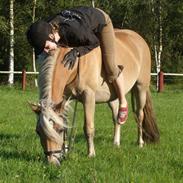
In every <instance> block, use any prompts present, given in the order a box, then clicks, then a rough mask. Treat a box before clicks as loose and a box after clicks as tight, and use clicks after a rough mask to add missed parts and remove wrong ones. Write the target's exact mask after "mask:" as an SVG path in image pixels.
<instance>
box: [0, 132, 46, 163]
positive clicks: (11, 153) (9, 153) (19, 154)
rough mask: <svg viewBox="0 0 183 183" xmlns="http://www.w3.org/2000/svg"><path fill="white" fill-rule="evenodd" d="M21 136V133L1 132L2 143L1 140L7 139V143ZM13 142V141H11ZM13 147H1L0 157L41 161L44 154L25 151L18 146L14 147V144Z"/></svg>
mask: <svg viewBox="0 0 183 183" xmlns="http://www.w3.org/2000/svg"><path fill="white" fill-rule="evenodd" d="M19 138H21V135H17V134H5V133H4V134H0V143H1V141H2V142H3V141H5V142H6V144H7V142H9V141H11V140H13V141H14V140H17V139H19ZM11 143H12V141H11ZM11 147H12V148H11V149H9V148H8V149H9V150H6V149H5V148H6V147H5V146H3V145H2V146H1V149H0V157H1V158H3V159H5V160H10V159H13V160H15V159H16V160H24V161H31V162H33V161H41V160H42V157H44V156H42V155H39V154H37V155H36V154H31V152H28V151H25V150H24V151H23V150H21V149H18V147H13V145H11Z"/></svg>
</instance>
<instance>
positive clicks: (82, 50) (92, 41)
mask: <svg viewBox="0 0 183 183" xmlns="http://www.w3.org/2000/svg"><path fill="white" fill-rule="evenodd" d="M86 43H87V44H86V45H84V46H79V47H75V48H74V49H76V50H77V51H78V52H79V54H78V55H79V57H80V56H83V55H85V54H87V53H89V52H90V51H91V50H93V49H94V48H96V47H97V46H99V45H100V43H99V40H98V38H97V37H96V36H95V34H94V33H91V34H90V35H88V37H87V41H86Z"/></svg>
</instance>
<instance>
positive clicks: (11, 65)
mask: <svg viewBox="0 0 183 183" xmlns="http://www.w3.org/2000/svg"><path fill="white" fill-rule="evenodd" d="M13 4H14V0H10V55H9V71H10V72H11V73H10V74H9V79H8V83H9V84H10V85H12V84H13V83H14V73H13V72H14V11H13Z"/></svg>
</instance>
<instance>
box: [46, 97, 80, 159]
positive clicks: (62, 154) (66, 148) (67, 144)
mask: <svg viewBox="0 0 183 183" xmlns="http://www.w3.org/2000/svg"><path fill="white" fill-rule="evenodd" d="M76 109H77V100H76V102H75V107H74V115H73V120H72V127H71V129H72V130H71V133H70V135H69V137H68V136H67V129H66V128H65V129H64V132H63V133H64V143H63V146H62V149H60V150H54V151H44V154H45V155H46V156H54V157H55V158H56V159H57V160H58V161H60V160H62V159H65V158H66V154H67V153H68V152H71V150H72V148H73V144H74V140H75V133H74V126H75V122H76ZM57 154H58V156H57Z"/></svg>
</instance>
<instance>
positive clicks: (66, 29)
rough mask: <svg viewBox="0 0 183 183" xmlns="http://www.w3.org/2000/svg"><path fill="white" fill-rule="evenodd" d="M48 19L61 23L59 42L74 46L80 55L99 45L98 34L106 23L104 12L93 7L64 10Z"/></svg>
mask: <svg viewBox="0 0 183 183" xmlns="http://www.w3.org/2000/svg"><path fill="white" fill-rule="evenodd" d="M47 21H48V22H49V23H52V24H57V25H59V35H60V37H61V38H60V40H59V43H60V44H61V45H63V46H69V47H74V48H75V49H76V50H77V51H78V52H79V54H80V56H82V55H85V54H87V53H88V52H89V51H91V50H92V49H94V48H96V47H97V46H99V44H100V43H99V38H98V35H100V32H101V31H102V29H103V27H104V26H105V25H106V22H105V17H104V15H103V13H102V12H101V11H99V10H98V9H95V8H91V7H78V8H73V9H69V10H64V11H61V12H60V13H58V14H57V15H56V16H54V17H52V18H50V19H49V20H47Z"/></svg>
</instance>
